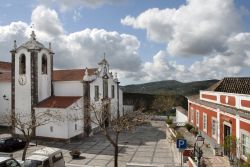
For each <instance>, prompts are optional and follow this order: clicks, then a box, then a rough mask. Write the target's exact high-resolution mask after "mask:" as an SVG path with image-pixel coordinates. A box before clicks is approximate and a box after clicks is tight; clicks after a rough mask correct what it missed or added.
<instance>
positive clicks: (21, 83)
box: [18, 75, 27, 85]
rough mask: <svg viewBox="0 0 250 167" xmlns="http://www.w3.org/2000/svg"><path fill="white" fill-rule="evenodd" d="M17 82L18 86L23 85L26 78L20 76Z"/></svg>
mask: <svg viewBox="0 0 250 167" xmlns="http://www.w3.org/2000/svg"><path fill="white" fill-rule="evenodd" d="M18 82H19V84H20V85H25V84H26V82H27V79H26V76H25V75H20V76H19V78H18Z"/></svg>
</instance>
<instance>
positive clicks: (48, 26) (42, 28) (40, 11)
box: [31, 5, 64, 41]
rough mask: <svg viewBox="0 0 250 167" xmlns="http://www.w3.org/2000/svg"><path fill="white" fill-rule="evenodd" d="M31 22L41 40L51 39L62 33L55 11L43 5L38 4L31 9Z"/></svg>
mask: <svg viewBox="0 0 250 167" xmlns="http://www.w3.org/2000/svg"><path fill="white" fill-rule="evenodd" d="M31 24H33V25H34V28H35V29H36V30H37V33H38V35H39V36H40V38H41V39H42V40H47V41H48V40H52V39H53V38H55V37H58V36H60V35H62V34H64V29H63V27H62V23H61V21H60V19H59V17H58V14H57V12H56V11H55V10H52V9H49V8H47V7H45V6H43V5H39V6H37V7H36V8H35V9H34V10H33V12H32V15H31Z"/></svg>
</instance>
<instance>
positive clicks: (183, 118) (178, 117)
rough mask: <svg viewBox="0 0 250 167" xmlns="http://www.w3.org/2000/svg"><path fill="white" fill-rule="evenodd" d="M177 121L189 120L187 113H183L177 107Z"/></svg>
mask: <svg viewBox="0 0 250 167" xmlns="http://www.w3.org/2000/svg"><path fill="white" fill-rule="evenodd" d="M176 122H188V117H187V115H185V114H183V113H182V112H180V111H178V110H177V109H176Z"/></svg>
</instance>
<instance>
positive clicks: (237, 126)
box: [188, 77, 250, 160]
mask: <svg viewBox="0 0 250 167" xmlns="http://www.w3.org/2000/svg"><path fill="white" fill-rule="evenodd" d="M188 120H189V122H190V123H191V124H193V125H194V126H195V127H196V128H198V129H199V131H200V132H201V133H202V135H203V136H204V137H205V138H206V140H208V141H209V142H210V143H211V145H212V146H213V147H214V148H215V147H218V146H219V145H222V144H223V143H224V139H225V137H226V136H234V137H236V138H237V142H238V144H237V150H236V155H237V158H240V159H242V160H246V158H247V155H248V154H250V78H246V77H245V78H243V77H242V78H224V79H223V80H221V81H219V82H218V83H217V84H215V85H213V86H212V87H210V88H209V89H208V90H205V91H200V94H199V95H198V96H191V97H188Z"/></svg>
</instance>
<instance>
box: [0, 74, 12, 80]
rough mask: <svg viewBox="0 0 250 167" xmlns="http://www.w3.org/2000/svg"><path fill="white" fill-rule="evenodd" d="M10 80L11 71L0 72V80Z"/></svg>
mask: <svg viewBox="0 0 250 167" xmlns="http://www.w3.org/2000/svg"><path fill="white" fill-rule="evenodd" d="M10 81H11V72H9V71H4V72H0V82H10Z"/></svg>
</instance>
